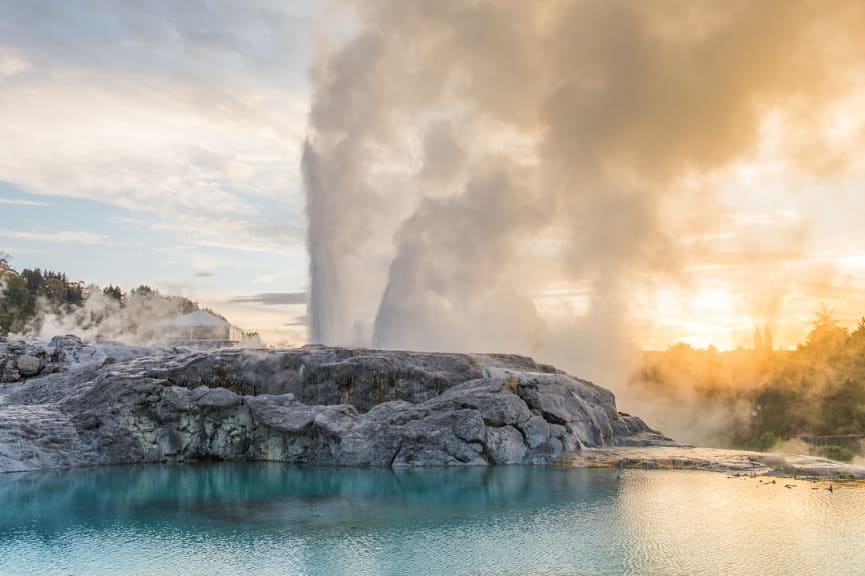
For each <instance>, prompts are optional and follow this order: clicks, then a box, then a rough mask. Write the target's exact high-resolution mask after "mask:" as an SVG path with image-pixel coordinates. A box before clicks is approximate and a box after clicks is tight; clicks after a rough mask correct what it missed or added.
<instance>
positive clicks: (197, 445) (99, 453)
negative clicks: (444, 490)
mask: <svg viewBox="0 0 865 576" xmlns="http://www.w3.org/2000/svg"><path fill="white" fill-rule="evenodd" d="M0 382H3V383H2V384H0V471H15V470H33V469H40V468H50V467H62V466H82V465H99V464H124V463H140V462H178V461H192V460H207V459H217V460H275V461H284V462H292V463H297V464H312V465H338V466H391V467H403V466H432V465H488V464H549V463H552V462H554V461H556V460H558V459H559V458H561V457H562V455H563V454H565V453H566V452H570V451H575V450H580V449H581V448H586V447H598V446H644V445H670V444H672V441H671V440H670V439H668V438H665V437H664V436H662V435H660V434H659V433H657V432H654V431H652V430H651V429H649V428H648V426H646V424H645V423H644V422H643V421H642V420H640V419H639V418H636V417H633V416H629V415H627V414H622V413H620V412H618V411H617V410H616V405H615V399H614V397H613V394H612V393H611V392H609V391H608V390H605V389H604V388H601V387H599V386H596V385H594V384H592V383H591V382H586V381H584V380H580V379H578V378H575V377H573V376H569V375H568V374H565V373H564V372H562V371H560V370H556V369H555V368H553V367H551V366H547V365H543V364H538V363H536V362H534V361H533V360H531V359H529V358H525V357H521V356H515V355H501V354H433V353H420V352H397V351H383V350H365V349H348V348H325V347H305V348H301V349H294V350H274V351H271V350H267V351H265V350H218V351H213V352H196V351H189V350H183V349H176V348H175V349H154V348H134V347H124V346H105V345H98V346H89V345H84V344H82V343H81V341H80V340H78V339H77V338H75V337H60V338H55V339H54V340H52V341H51V343H49V344H33V343H24V342H21V341H9V340H5V339H0Z"/></svg>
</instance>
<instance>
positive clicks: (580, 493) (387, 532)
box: [0, 463, 865, 576]
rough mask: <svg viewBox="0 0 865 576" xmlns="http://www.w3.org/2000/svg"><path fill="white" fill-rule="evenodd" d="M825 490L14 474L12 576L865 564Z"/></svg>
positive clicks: (345, 474) (669, 475)
mask: <svg viewBox="0 0 865 576" xmlns="http://www.w3.org/2000/svg"><path fill="white" fill-rule="evenodd" d="M785 483H789V484H796V486H795V487H792V488H784V486H783V485H784V484H785ZM815 487H816V486H815V485H812V484H809V483H807V482H802V481H789V480H784V479H778V480H777V483H776V484H774V485H764V484H761V483H760V479H752V478H741V479H730V478H727V477H726V476H725V475H723V474H717V473H711V472H684V471H682V472H674V471H627V472H624V473H622V474H618V473H616V472H614V471H612V470H587V469H553V468H530V467H506V468H483V469H481V468H472V469H425V470H413V471H402V472H393V471H390V470H366V469H332V468H324V469H323V468H318V469H303V468H295V467H290V466H286V465H282V464H275V463H274V464H271V463H261V464H213V465H200V466H136V467H117V468H98V469H83V470H69V471H59V472H41V473H28V474H6V475H0V574H3V575H15V576H22V575H28V574H39V575H43V574H57V575H64V576H66V575H75V576H84V575H90V574H107V575H127V574H128V575H135V576H141V575H148V574H154V575H155V574H159V575H168V574H172V575H173V574H202V575H208V576H210V575H214V574H232V575H233V574H254V575H256V576H265V575H271V574H280V575H281V574H286V575H294V574H297V575H313V574H314V575H329V576H332V575H342V574H345V575H352V576H358V575H366V574H393V575H429V574H436V575H437V574H441V575H456V574H460V575H462V574H465V575H469V574H471V575H486V574H489V575H503V574H513V575H534V574H550V575H567V574H616V575H619V574H641V575H642V574H664V575H671V574H682V575H685V574H687V575H694V574H712V575H716V574H740V575H741V574H760V575H769V574H778V575H785V576H786V575H789V574H827V575H841V574H865V489H862V488H855V487H842V488H838V487H837V485H836V489H835V491H834V492H832V493H830V492H829V491H827V490H825V489H823V487H822V486H821V487H818V488H817V489H813V488H815Z"/></svg>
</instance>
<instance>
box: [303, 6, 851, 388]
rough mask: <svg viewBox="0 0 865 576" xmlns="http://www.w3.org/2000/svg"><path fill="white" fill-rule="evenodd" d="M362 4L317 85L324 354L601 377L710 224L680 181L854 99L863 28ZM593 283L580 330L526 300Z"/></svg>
mask: <svg viewBox="0 0 865 576" xmlns="http://www.w3.org/2000/svg"><path fill="white" fill-rule="evenodd" d="M350 4H351V7H353V8H354V9H355V12H354V14H356V20H355V21H353V22H351V23H350V24H351V26H348V27H346V28H347V29H352V30H356V34H354V35H353V36H352V38H351V39H350V40H349V41H347V42H337V45H336V46H335V47H324V48H322V50H321V51H320V53H319V54H318V60H317V62H316V64H315V66H314V68H313V73H312V77H313V83H314V97H313V106H312V111H311V114H310V123H309V136H308V141H307V144H306V148H305V151H304V155H303V169H304V178H305V184H306V192H307V210H308V215H309V231H308V235H309V236H308V249H309V253H310V259H311V264H310V276H311V296H310V318H311V334H310V336H311V339H312V340H313V341H315V342H324V343H328V344H350V343H360V344H367V343H374V344H376V345H380V346H387V347H408V348H425V349H437V350H442V349H445V350H455V349H456V350H465V349H472V350H511V351H518V352H525V353H532V354H535V355H536V356H539V357H541V358H544V359H547V360H550V361H556V362H560V363H562V365H564V366H565V367H574V369H576V370H578V371H579V372H580V374H587V375H589V376H597V375H600V374H601V373H607V374H608V373H609V370H610V368H611V367H612V366H620V365H621V364H622V360H621V353H622V350H623V347H625V345H626V343H627V341H628V337H627V336H628V335H627V330H626V326H627V318H628V306H627V304H626V302H627V301H628V294H629V290H630V289H631V288H632V287H633V286H634V285H635V284H636V283H639V282H645V281H646V278H652V277H657V275H658V274H662V275H663V274H675V272H676V268H677V255H676V253H675V250H674V243H673V242H671V240H670V238H671V236H673V235H675V234H676V233H677V230H678V229H677V226H682V227H687V226H692V225H693V222H690V220H691V219H694V218H700V219H702V218H707V217H704V216H702V215H693V214H689V213H688V209H687V207H688V206H689V204H687V203H686V198H684V197H683V196H682V194H683V192H682V191H681V187H680V186H679V183H680V181H681V179H682V178H683V177H685V176H687V175H688V174H698V175H703V174H708V173H710V172H712V171H713V170H717V169H720V168H724V167H725V166H727V165H729V164H730V163H731V162H734V161H736V160H737V159H739V158H742V157H743V156H745V155H747V154H749V153H751V152H753V150H754V148H755V146H756V144H757V142H758V140H759V134H760V128H761V123H762V121H763V119H764V118H765V117H766V115H767V114H769V113H770V112H774V111H778V110H784V111H789V110H794V111H795V110H808V111H810V112H814V111H816V110H819V109H820V108H821V107H822V106H825V105H826V104H827V103H828V102H830V101H832V99H833V98H834V97H835V96H836V95H837V94H838V93H840V92H843V91H844V90H845V88H846V86H847V84H848V83H849V81H850V80H849V75H847V74H846V72H847V71H849V70H850V69H851V68H852V67H853V66H855V65H856V64H861V62H859V61H858V60H856V59H857V58H859V57H858V56H851V55H855V54H858V53H859V51H857V50H854V49H852V48H853V47H855V46H856V42H858V34H859V30H861V29H863V25H865V10H863V8H862V6H861V5H860V4H859V3H857V2H853V1H849V2H848V1H842V0H838V1H834V2H822V1H821V2H810V1H799V2H788V1H786V0H785V1H780V0H778V1H772V0H769V1H765V2H757V3H754V2H748V1H735V0H734V1H732V2H730V1H724V2H720V1H719V2H701V3H691V2H678V1H661V2H630V1H624V0H622V1H617V0H609V1H607V0H605V1H580V0H573V1H571V0H550V1H547V2H525V1H523V0H512V1H507V0H495V1H493V0H479V1H475V2H465V1H457V0H441V1H437V2H427V1H425V0H357V1H355V2H351V3H350ZM346 28H341V29H340V30H341V34H342V35H343V36H344V35H345V34H346V32H345V29H346ZM826 30H832V31H833V32H834V36H833V38H832V39H831V40H829V39H827V37H826V35H825V31H826ZM323 45H324V44H323ZM700 194H701V195H703V196H705V195H706V192H705V191H701V192H700ZM710 205H711V204H710ZM578 283H579V284H581V285H587V286H589V287H590V294H589V296H588V310H587V312H586V313H585V315H583V316H582V317H580V318H576V319H574V320H573V321H572V322H570V323H565V324H563V325H558V326H552V325H548V324H547V323H545V322H544V321H543V320H542V319H541V318H540V317H539V314H538V312H537V311H536V309H535V304H534V303H533V300H532V299H531V297H530V295H531V294H532V293H534V292H536V291H538V290H543V289H544V288H545V287H546V286H549V285H557V284H558V285H574V284H578ZM592 363H594V364H595V366H594V367H593V366H591V365H590V364H592ZM593 372H594V373H593Z"/></svg>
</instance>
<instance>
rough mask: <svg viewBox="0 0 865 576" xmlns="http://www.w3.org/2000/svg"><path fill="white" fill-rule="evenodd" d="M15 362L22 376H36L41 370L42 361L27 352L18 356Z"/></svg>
mask: <svg viewBox="0 0 865 576" xmlns="http://www.w3.org/2000/svg"><path fill="white" fill-rule="evenodd" d="M15 363H16V365H17V366H18V372H20V373H21V375H22V376H36V375H37V374H39V371H40V370H42V361H41V360H40V359H39V358H37V357H36V356H31V355H29V354H24V355H23V356H19V357H18V359H17V360H16V362H15Z"/></svg>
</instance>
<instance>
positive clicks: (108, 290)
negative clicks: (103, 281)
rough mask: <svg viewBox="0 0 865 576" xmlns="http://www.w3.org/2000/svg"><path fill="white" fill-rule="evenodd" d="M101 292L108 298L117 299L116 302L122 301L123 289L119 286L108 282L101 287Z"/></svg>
mask: <svg viewBox="0 0 865 576" xmlns="http://www.w3.org/2000/svg"><path fill="white" fill-rule="evenodd" d="M102 293H103V294H105V295H106V296H108V297H109V298H113V299H115V300H117V301H118V302H123V291H122V290H121V289H120V286H114V285H113V284H109V285H108V286H106V287H105V288H103V289H102Z"/></svg>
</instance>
